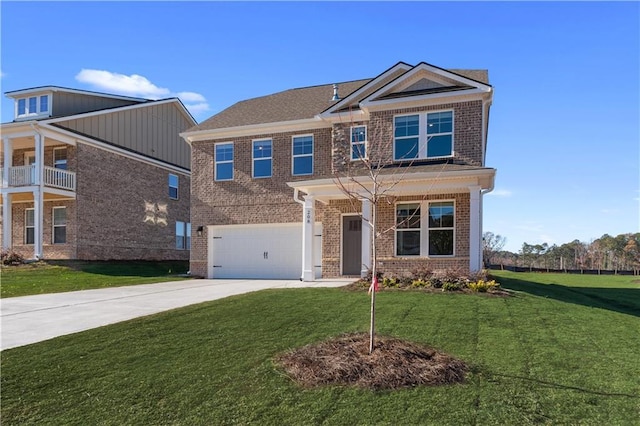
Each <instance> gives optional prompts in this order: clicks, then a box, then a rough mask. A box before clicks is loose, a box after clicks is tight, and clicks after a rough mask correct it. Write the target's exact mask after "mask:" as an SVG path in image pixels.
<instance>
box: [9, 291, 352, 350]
mask: <svg viewBox="0 0 640 426" xmlns="http://www.w3.org/2000/svg"><path fill="white" fill-rule="evenodd" d="M353 281H354V280H353V279H336V280H320V281H315V282H301V281H286V280H187V281H173V282H166V283H158V284H142V285H135V286H127V287H112V288H104V289H97V290H83V291H72V292H67V293H54V294H42V295H37V296H24V297H10V298H6V299H0V327H1V333H2V335H1V337H0V350H4V349H10V348H15V347H18V346H24V345H29V344H31V343H36V342H41V341H43V340H48V339H52V338H54V337H57V336H63V335H65V334H72V333H77V332H79V331H84V330H89V329H91V328H96V327H101V326H103V325H108V324H114V323H117V322H120V321H126V320H129V319H132V318H137V317H142V316H145V315H151V314H155V313H158V312H162V311H168V310H170V309H175V308H180V307H182V306H187V305H193V304H196V303H201V302H206V301H209V300H216V299H222V298H224V297H227V296H233V295H236V294H242V293H249V292H252V291H258V290H264V289H268V288H300V287H340V286H343V285H347V284H349V283H350V282H353Z"/></svg>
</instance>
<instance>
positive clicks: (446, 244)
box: [396, 201, 455, 257]
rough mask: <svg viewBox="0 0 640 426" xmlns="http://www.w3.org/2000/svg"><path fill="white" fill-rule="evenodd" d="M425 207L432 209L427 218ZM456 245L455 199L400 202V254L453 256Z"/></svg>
mask: <svg viewBox="0 0 640 426" xmlns="http://www.w3.org/2000/svg"><path fill="white" fill-rule="evenodd" d="M425 210H426V211H427V212H428V213H427V217H426V218H423V217H422V216H423V215H424V211H425ZM425 219H426V220H425ZM454 247H455V204H454V202H453V201H437V202H418V203H402V204H397V205H396V255H397V256H433V257H437V256H453V255H454Z"/></svg>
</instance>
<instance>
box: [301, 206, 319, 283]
mask: <svg viewBox="0 0 640 426" xmlns="http://www.w3.org/2000/svg"><path fill="white" fill-rule="evenodd" d="M315 216H316V211H315V199H314V197H312V196H310V195H307V196H306V197H304V208H303V211H302V277H301V279H302V281H315V271H314V265H313V236H314V234H315V229H314V228H315V222H316V217H315Z"/></svg>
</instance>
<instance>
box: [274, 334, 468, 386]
mask: <svg viewBox="0 0 640 426" xmlns="http://www.w3.org/2000/svg"><path fill="white" fill-rule="evenodd" d="M275 362H276V364H278V365H279V366H281V367H282V368H283V369H284V370H285V372H286V373H287V375H288V376H289V377H290V378H291V379H292V380H294V381H295V382H296V383H298V384H299V385H301V386H303V387H306V388H310V387H315V386H322V385H338V386H357V387H361V388H368V389H373V390H381V389H398V388H408V387H414V386H437V385H447V384H453V383H462V382H463V381H464V379H465V375H466V373H467V371H468V368H467V366H466V365H465V363H464V362H462V361H460V360H457V359H455V358H453V357H451V356H450V355H447V354H445V353H442V352H439V351H437V350H435V349H433V348H429V347H426V346H421V345H418V344H416V343H412V342H408V341H405V340H401V339H397V338H393V337H383V336H380V337H378V336H376V340H375V350H374V351H373V353H372V354H369V334H368V333H354V334H346V335H343V336H339V337H337V338H334V339H331V340H328V341H325V342H321V343H318V344H312V345H307V346H304V347H302V348H300V349H296V350H292V351H290V352H287V353H285V354H283V355H279V356H278V357H277V358H276V359H275Z"/></svg>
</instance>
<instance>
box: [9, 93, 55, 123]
mask: <svg viewBox="0 0 640 426" xmlns="http://www.w3.org/2000/svg"><path fill="white" fill-rule="evenodd" d="M39 115H49V95H40V96H29V97H26V98H20V99H17V100H16V118H24V117H34V116H39Z"/></svg>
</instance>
